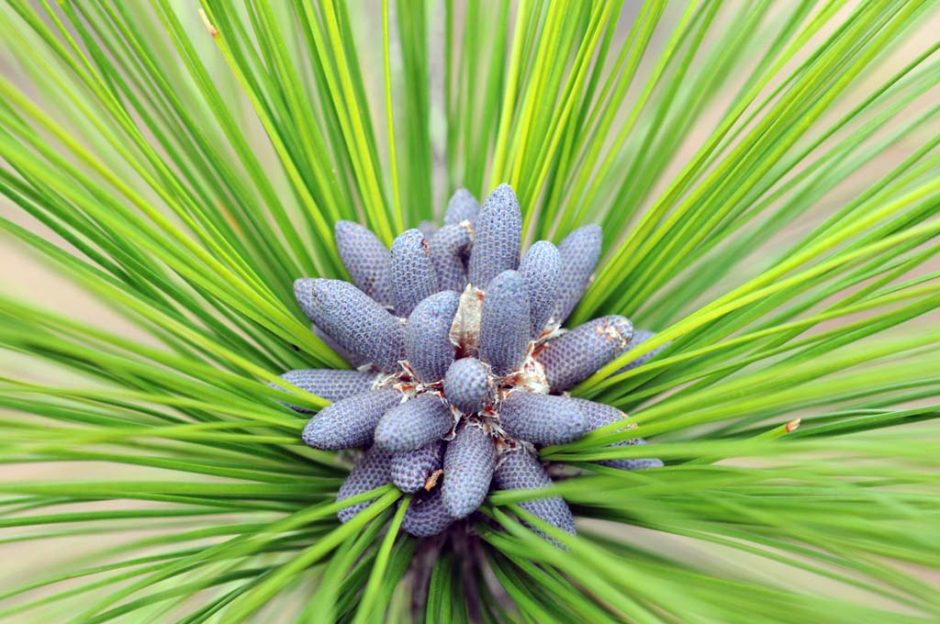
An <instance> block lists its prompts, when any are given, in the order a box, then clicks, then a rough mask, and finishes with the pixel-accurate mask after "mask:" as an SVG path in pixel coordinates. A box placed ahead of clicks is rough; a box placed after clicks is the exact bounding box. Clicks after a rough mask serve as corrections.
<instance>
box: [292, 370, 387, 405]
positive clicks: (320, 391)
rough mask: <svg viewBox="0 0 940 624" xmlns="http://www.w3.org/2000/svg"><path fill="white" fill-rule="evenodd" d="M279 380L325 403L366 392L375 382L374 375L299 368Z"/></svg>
mask: <svg viewBox="0 0 940 624" xmlns="http://www.w3.org/2000/svg"><path fill="white" fill-rule="evenodd" d="M281 379H283V380H284V381H286V382H287V383H289V384H293V385H295V386H297V387H298V388H300V389H301V390H303V391H305V392H309V393H311V394H315V395H317V396H318V397H321V398H323V399H326V400H327V401H340V400H342V399H346V398H349V397H351V396H353V395H356V394H361V393H363V392H368V391H369V390H370V389H371V388H372V384H373V383H374V382H375V375H374V374H372V373H363V372H360V371H353V370H334V369H330V368H301V369H297V370H292V371H287V372H286V373H284V374H283V375H281ZM294 409H296V410H297V411H298V412H305V411H309V410H304V409H302V408H296V407H295V408H294Z"/></svg>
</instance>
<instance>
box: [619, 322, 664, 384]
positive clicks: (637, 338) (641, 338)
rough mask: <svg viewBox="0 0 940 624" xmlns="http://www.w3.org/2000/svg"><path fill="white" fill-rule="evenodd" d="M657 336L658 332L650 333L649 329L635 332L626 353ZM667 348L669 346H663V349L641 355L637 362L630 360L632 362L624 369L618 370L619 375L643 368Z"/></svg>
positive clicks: (658, 348)
mask: <svg viewBox="0 0 940 624" xmlns="http://www.w3.org/2000/svg"><path fill="white" fill-rule="evenodd" d="M655 335H656V332H654V331H650V330H648V329H638V330H636V331H634V332H633V338H631V339H630V344H628V345H627V348H626V351H629V350H630V349H632V348H633V347H635V346H637V345H638V344H640V343H641V342H646V341H647V340H649V339H650V338H652V337H653V336H655ZM666 346H667V345H663V346H661V347H657V348H655V349H653V350H652V351H650V352H649V353H644V354H643V355H641V356H640V357H638V358H637V359H635V360H630V362H628V363H627V364H626V365H624V366H623V368H620V369H618V370H617V372H618V373H622V372H623V371H628V370H632V369H634V368H636V367H638V366H643V365H644V364H646V363H647V362H649V361H650V360H652V359H653V358H654V357H656V356H657V355H659V353H660V352H661V351H662V350H663V349H665V348H666Z"/></svg>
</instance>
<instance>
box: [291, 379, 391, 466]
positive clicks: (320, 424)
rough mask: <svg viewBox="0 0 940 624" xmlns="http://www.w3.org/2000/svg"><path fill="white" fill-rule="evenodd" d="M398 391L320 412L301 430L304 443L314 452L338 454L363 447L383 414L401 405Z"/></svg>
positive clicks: (372, 392) (359, 398) (344, 402)
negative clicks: (348, 449)
mask: <svg viewBox="0 0 940 624" xmlns="http://www.w3.org/2000/svg"><path fill="white" fill-rule="evenodd" d="M401 397H402V395H401V393H399V392H398V391H397V390H389V389H386V390H370V391H369V392H366V393H363V394H357V395H355V396H351V397H349V398H348V399H343V400H342V401H337V402H336V403H333V404H332V405H330V406H328V407H325V408H323V409H322V410H320V413H319V414H317V415H316V416H314V417H313V418H311V419H310V422H308V423H307V426H306V427H304V432H303V439H304V443H306V444H307V445H308V446H312V447H313V448H316V449H321V450H325V451H337V450H339V449H345V448H355V447H357V446H365V445H367V444H371V442H372V432H373V431H375V426H376V424H378V422H379V419H380V418H381V417H382V414H384V413H385V412H387V411H388V410H390V409H392V408H393V407H394V406H396V405H398V404H399V403H400V402H401Z"/></svg>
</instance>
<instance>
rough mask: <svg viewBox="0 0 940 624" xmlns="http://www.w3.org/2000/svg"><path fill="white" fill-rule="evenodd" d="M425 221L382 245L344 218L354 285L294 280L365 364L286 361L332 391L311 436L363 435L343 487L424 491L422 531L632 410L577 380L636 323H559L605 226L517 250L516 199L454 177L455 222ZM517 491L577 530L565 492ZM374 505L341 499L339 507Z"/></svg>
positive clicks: (417, 499) (329, 440)
mask: <svg viewBox="0 0 940 624" xmlns="http://www.w3.org/2000/svg"><path fill="white" fill-rule="evenodd" d="M425 231H426V232H427V234H428V235H427V236H426V235H425V234H424V233H422V231H421V230H418V229H414V230H408V231H406V232H404V233H403V234H401V235H400V236H398V237H397V238H396V239H395V241H394V243H393V244H392V247H391V250H388V249H386V248H385V247H384V245H382V244H381V242H379V241H378V239H377V238H375V236H374V235H372V233H371V232H369V231H368V230H366V229H365V228H363V227H361V226H358V225H356V224H352V223H348V222H340V223H338V224H337V227H336V237H337V240H336V243H337V248H338V249H339V252H340V256H341V258H342V260H343V262H344V264H345V265H346V267H347V269H348V270H349V273H350V275H351V276H352V278H353V280H354V281H355V283H356V286H353V285H352V284H348V283H346V282H341V281H337V280H328V279H301V280H297V282H296V284H295V294H296V296H297V300H298V302H299V303H300V305H301V307H302V308H303V310H304V312H305V313H306V314H307V316H308V317H309V318H310V319H311V321H312V322H313V324H314V331H315V332H316V333H317V334H318V335H320V336H321V337H322V338H323V339H324V340H325V341H326V342H328V343H329V344H330V345H331V346H333V347H334V348H335V349H336V350H337V351H338V352H339V353H341V354H343V355H344V356H345V357H347V359H348V360H349V361H350V362H351V363H354V364H357V365H359V370H357V371H322V370H305V371H291V372H290V373H286V374H285V375H284V378H285V379H286V380H287V381H290V382H291V383H293V384H295V385H297V386H299V387H301V388H303V389H305V390H308V391H310V392H313V393H315V394H317V395H319V396H322V397H324V398H328V399H330V400H332V401H334V403H333V404H332V405H330V406H329V407H327V408H325V409H324V410H322V411H321V412H320V413H319V414H317V415H315V416H314V417H313V418H311V420H310V422H309V423H308V424H307V426H306V428H305V429H304V433H303V439H304V442H305V443H307V444H308V445H310V446H312V447H314V448H317V449H321V450H338V449H344V448H364V449H365V453H364V455H363V456H362V458H361V460H360V461H359V462H358V463H357V465H356V466H355V467H354V468H353V470H352V472H351V473H350V475H349V477H348V478H347V479H346V482H345V483H344V484H343V486H342V488H341V489H340V491H339V494H338V499H339V500H342V499H344V498H348V497H350V496H353V495H355V494H359V493H361V492H365V491H368V490H371V489H374V488H376V487H378V486H380V485H383V484H384V483H387V482H389V481H390V482H392V483H394V484H395V486H396V487H398V488H399V489H400V490H402V491H403V492H406V493H409V494H413V495H414V497H413V499H412V503H411V505H410V506H409V508H408V510H407V512H406V514H405V518H404V520H403V524H402V528H403V529H404V530H405V531H407V532H409V533H411V534H413V535H416V536H430V535H434V534H436V533H439V532H440V531H443V530H444V529H445V528H446V527H447V526H449V525H450V524H451V523H452V522H454V521H455V520H459V519H461V518H466V517H467V516H469V515H470V514H472V513H473V512H474V511H476V510H477V509H478V508H479V506H480V505H481V504H482V503H483V501H484V500H485V499H486V496H487V493H488V492H489V491H490V489H491V487H494V486H495V487H496V488H497V489H518V488H525V489H531V488H542V487H546V486H548V485H550V484H551V478H550V477H549V475H548V473H547V472H546V471H545V469H544V467H543V465H542V463H541V462H540V461H539V459H538V449H539V448H540V447H542V446H547V445H554V444H564V443H567V442H572V441H574V440H577V439H578V438H581V437H582V436H584V435H585V434H586V433H588V432H590V431H592V430H594V429H597V428H599V427H603V426H606V425H610V424H612V423H615V422H619V421H622V420H623V419H625V418H626V415H625V414H623V413H622V412H621V411H620V410H617V409H616V408H613V407H610V406H607V405H603V404H600V403H593V402H590V401H584V400H581V399H574V398H571V397H569V396H568V395H567V391H568V390H569V389H570V388H572V387H574V386H575V385H577V384H578V383H580V382H581V381H583V380H584V379H586V378H587V377H589V376H590V375H591V374H593V373H594V372H595V371H597V370H598V369H600V368H601V367H603V366H604V365H606V364H608V363H609V362H611V361H613V360H614V359H616V358H617V357H618V356H619V355H620V354H622V353H624V352H625V351H626V350H627V349H629V348H630V346H631V344H632V343H631V340H632V339H633V326H632V324H631V323H630V321H629V320H627V319H626V318H624V317H621V316H605V317H601V318H598V319H595V320H593V321H590V322H588V323H585V324H584V325H581V326H579V327H577V328H574V329H571V330H566V329H561V327H562V325H563V323H564V321H565V320H566V319H567V317H568V315H569V314H570V313H571V311H572V310H573V309H574V306H575V305H576V304H577V302H578V300H579V299H580V298H581V295H582V294H583V292H584V290H585V288H586V287H587V285H588V284H589V283H590V280H591V275H592V272H593V270H594V267H595V265H596V263H597V261H598V258H599V256H600V250H601V232H600V228H598V227H597V226H586V227H583V228H581V229H578V230H575V231H574V232H572V233H571V234H570V235H569V236H568V237H567V238H565V240H564V241H562V243H561V245H559V246H558V247H556V246H555V245H553V244H552V243H550V242H548V241H539V242H537V243H535V244H533V245H532V246H531V247H530V248H529V249H528V250H527V251H526V253H525V254H524V255H521V257H520V240H521V234H522V215H521V211H520V208H519V203H518V200H517V199H516V196H515V193H514V192H513V191H512V189H511V188H510V187H509V186H507V185H503V186H500V187H498V188H497V189H496V190H495V191H493V193H492V194H491V195H490V196H489V197H488V198H487V200H486V202H484V204H483V206H482V208H480V207H479V206H478V205H477V203H476V201H475V200H474V199H473V198H472V196H470V195H469V193H467V192H466V191H458V192H457V193H456V194H455V195H454V197H453V198H452V199H451V202H450V204H449V206H448V211H447V215H446V217H445V225H444V226H443V227H441V228H440V229H434V230H433V231H431V228H425ZM331 373H332V374H331ZM627 428H629V424H628V423H626V422H624V429H627ZM640 443H643V442H642V440H639V439H634V440H628V441H625V442H623V443H622V444H640ZM602 463H605V464H606V465H608V466H612V467H616V468H625V469H633V468H646V467H653V466H657V465H661V462H659V461H658V460H652V459H650V460H610V461H607V462H602ZM521 505H522V506H523V507H524V508H526V509H527V510H528V511H530V512H531V513H533V514H535V515H536V516H538V517H540V518H542V519H543V520H545V521H547V522H548V523H550V524H552V525H554V526H555V527H557V528H559V529H562V530H564V531H567V532H574V520H573V518H572V515H571V512H570V510H569V509H568V506H567V505H566V504H565V502H564V500H562V499H561V498H560V497H557V496H547V497H544V498H541V499H539V500H535V501H528V502H525V503H522V504H521ZM364 507H365V504H364V503H361V504H358V505H351V506H349V507H346V508H344V509H343V510H342V511H341V512H340V514H339V516H340V519H341V520H343V521H346V520H348V519H349V518H351V517H353V516H354V515H355V514H356V513H358V512H359V511H361V510H362V509H363V508H364Z"/></svg>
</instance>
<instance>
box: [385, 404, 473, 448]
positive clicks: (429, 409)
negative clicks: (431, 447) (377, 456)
mask: <svg viewBox="0 0 940 624" xmlns="http://www.w3.org/2000/svg"><path fill="white" fill-rule="evenodd" d="M453 426H454V417H453V414H451V411H450V410H449V409H448V408H447V405H445V404H444V401H443V399H441V398H440V397H439V396H437V395H435V394H422V395H420V396H418V397H415V398H414V399H412V400H410V401H406V402H405V403H402V404H401V405H397V406H395V407H393V408H392V409H390V410H388V412H386V413H385V415H384V416H382V417H381V419H380V420H378V425H377V426H376V427H375V444H376V445H377V446H380V447H382V448H384V449H387V450H389V451H396V452H398V451H413V450H415V449H419V448H421V447H422V446H425V445H427V444H430V443H431V442H433V441H435V440H438V439H440V438H442V437H443V436H445V435H447V433H448V432H449V431H450V430H451V428H452V427H453Z"/></svg>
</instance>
